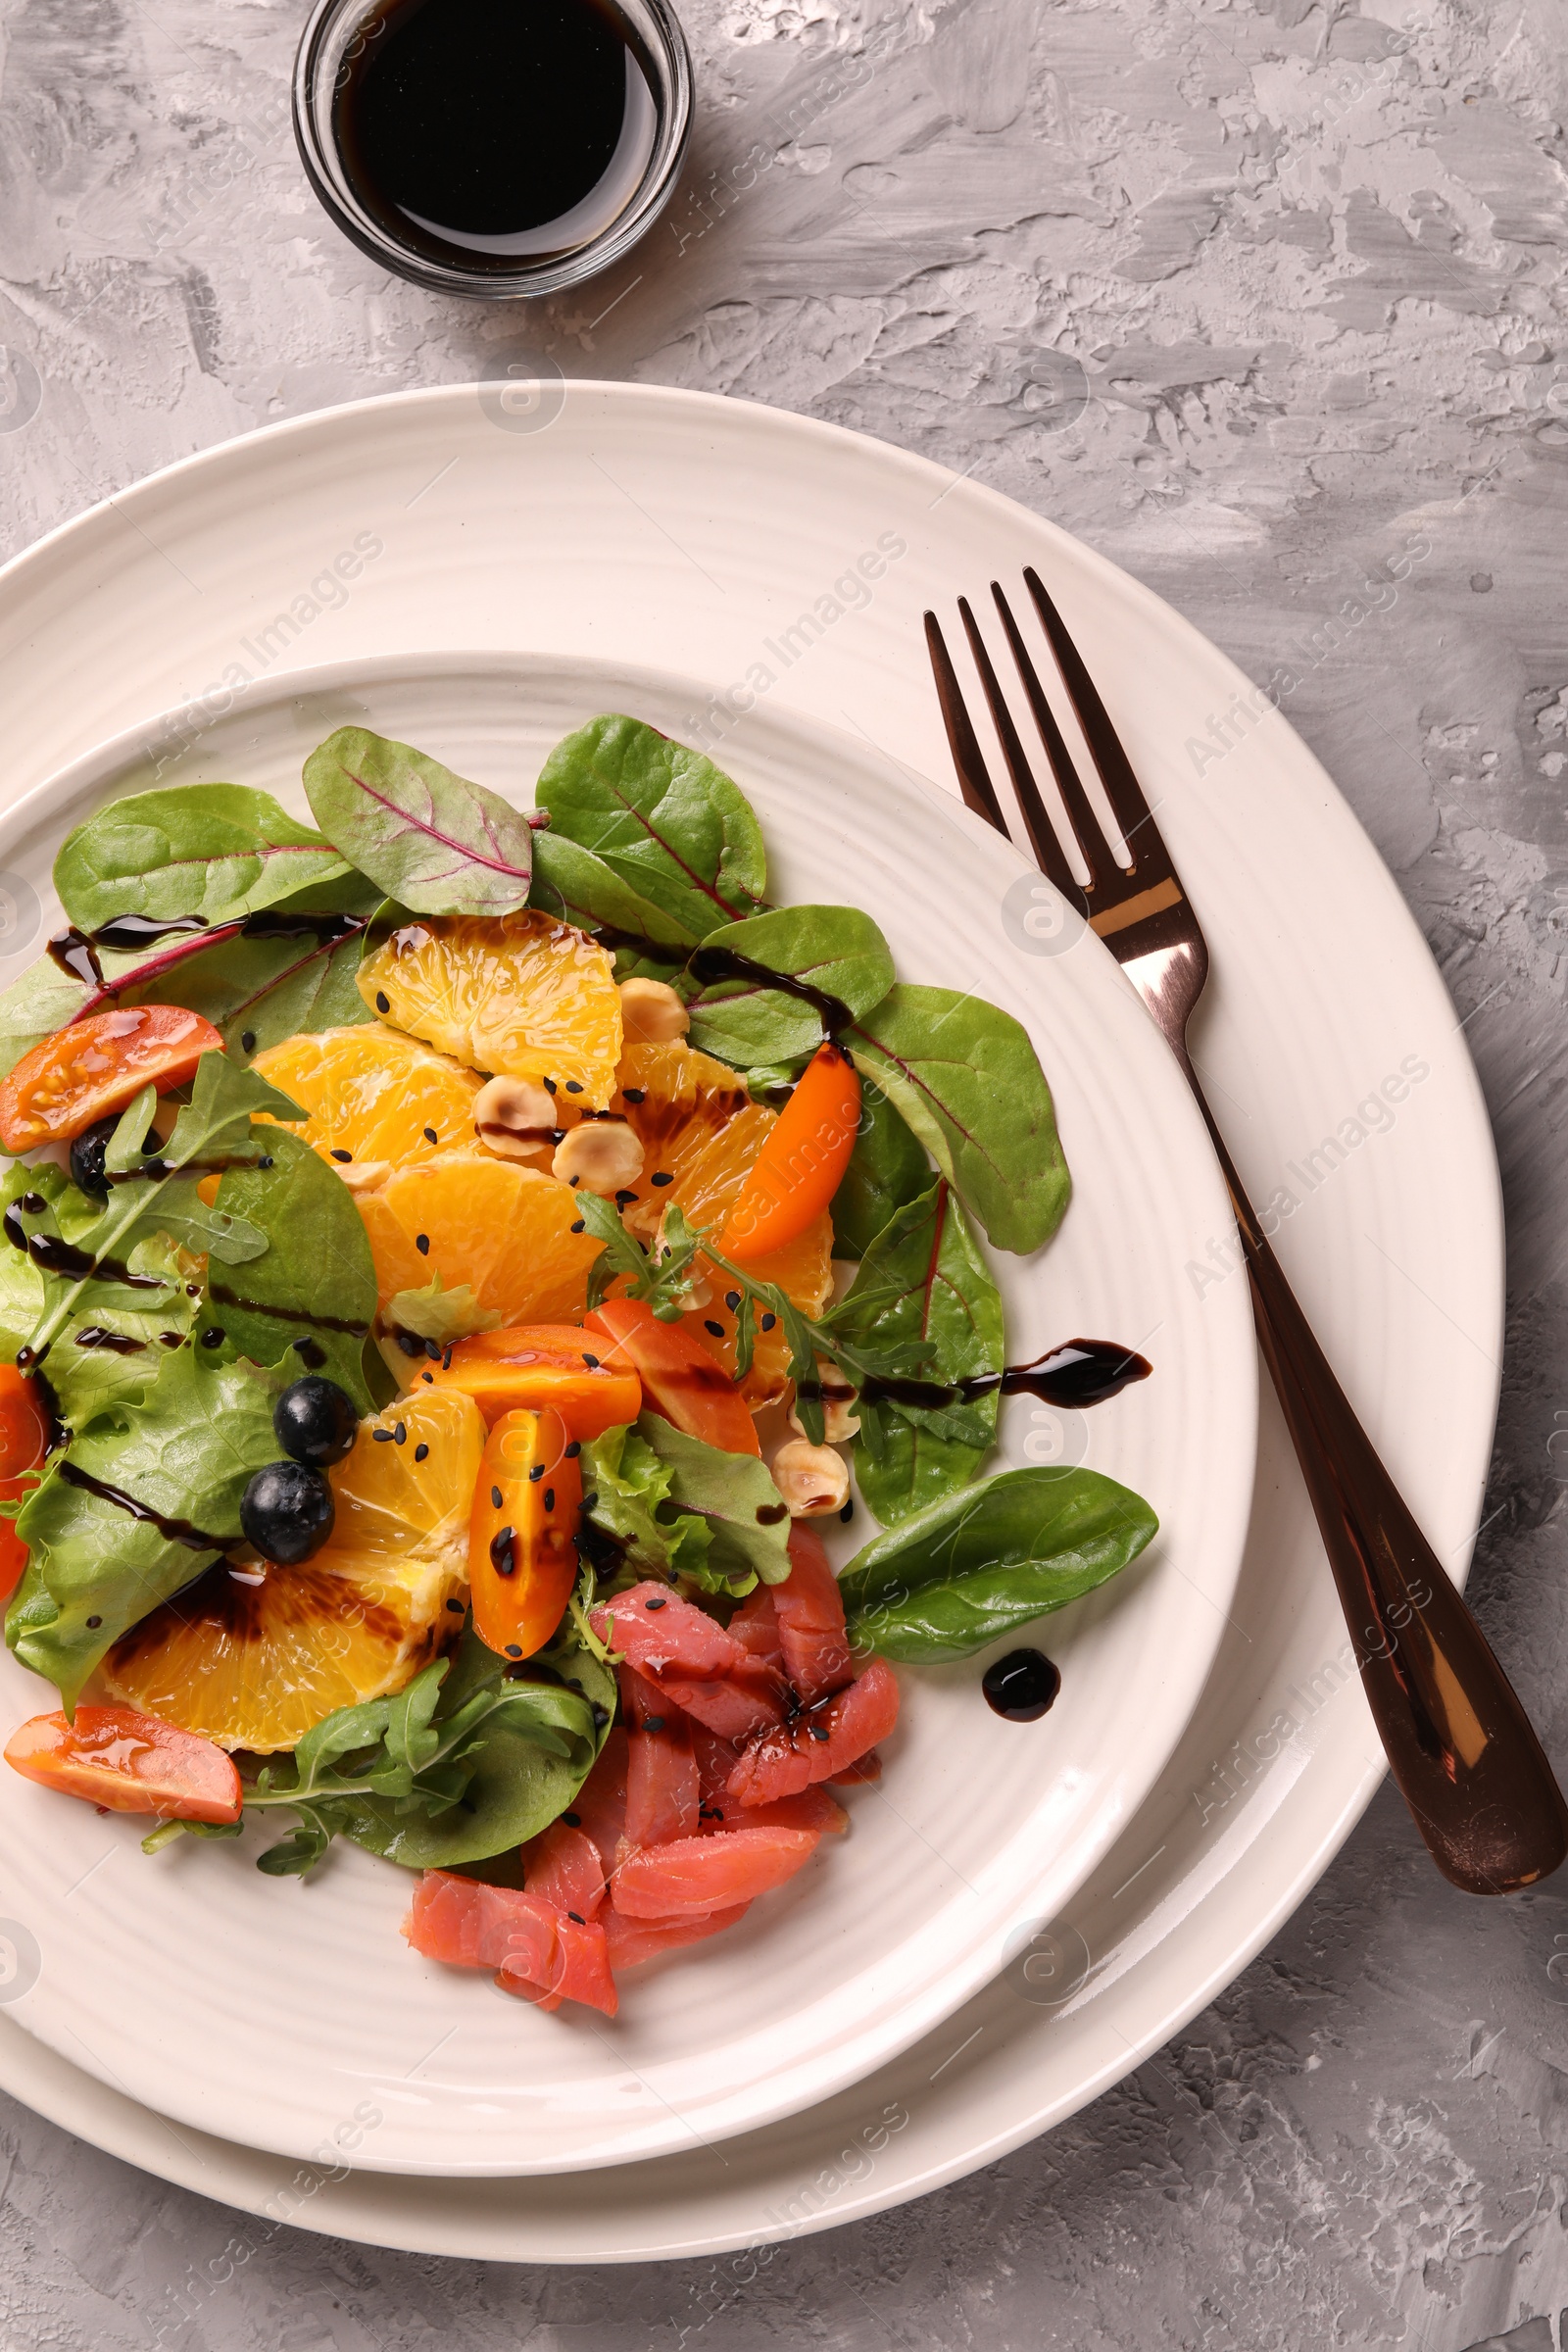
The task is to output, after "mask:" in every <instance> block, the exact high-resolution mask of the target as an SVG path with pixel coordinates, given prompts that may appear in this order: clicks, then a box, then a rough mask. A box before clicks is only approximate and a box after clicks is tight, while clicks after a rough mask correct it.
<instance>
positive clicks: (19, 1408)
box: [0, 1364, 49, 1479]
mask: <svg viewBox="0 0 1568 2352" xmlns="http://www.w3.org/2000/svg"><path fill="white" fill-rule="evenodd" d="M48 1444H49V1423H48V1420H47V1418H46V1417H45V1414H44V1409H43V1406H42V1404H41V1403H40V1402H39V1400H38V1384H37V1382H36V1381H34V1380H28V1379H27V1378H26V1377H25V1374H24V1373H21V1372H19V1371H18V1370H17V1367H16V1365H15V1364H0V1479H13V1478H20V1477H21V1476H22V1474H23V1472H24V1471H25V1470H36V1469H37V1467H38V1465H39V1463H40V1462H41V1461H42V1460H43V1457H44V1451H45V1448H46V1447H47V1446H48Z"/></svg>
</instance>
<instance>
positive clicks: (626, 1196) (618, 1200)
mask: <svg viewBox="0 0 1568 2352" xmlns="http://www.w3.org/2000/svg"><path fill="white" fill-rule="evenodd" d="M636 1198H637V1196H636V1194H635V1193H617V1194H616V1195H615V1206H616V1207H617V1208H624V1207H625V1206H626V1205H627V1203H628V1202H629V1201H635V1200H636Z"/></svg>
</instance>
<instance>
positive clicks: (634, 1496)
mask: <svg viewBox="0 0 1568 2352" xmlns="http://www.w3.org/2000/svg"><path fill="white" fill-rule="evenodd" d="M674 1476H675V1474H674V1471H673V1470H672V1469H671V1467H670V1465H669V1464H668V1462H666V1461H664V1460H663V1459H662V1457H661V1456H660V1455H659V1454H657V1453H656V1452H655V1451H654V1449H653V1447H652V1446H650V1445H649V1444H648V1442H647V1440H646V1439H645V1438H643V1437H641V1436H639V1434H638V1432H637V1431H636V1430H635V1429H632V1428H620V1429H607V1430H606V1431H605V1434H604V1436H603V1437H601V1438H594V1439H591V1440H590V1441H589V1442H588V1443H587V1444H586V1445H585V1446H583V1449H582V1483H583V1493H584V1495H592V1496H593V1497H594V1503H593V1508H592V1509H591V1510H590V1511H589V1512H588V1513H587V1517H588V1519H589V1521H590V1522H591V1524H592V1525H593V1526H594V1527H596V1528H597V1529H599V1530H600V1532H601V1533H602V1534H603V1535H606V1536H608V1537H609V1538H610V1539H611V1542H612V1544H613V1545H614V1546H615V1548H616V1550H617V1551H618V1553H619V1558H620V1561H621V1563H623V1565H624V1567H625V1568H626V1570H627V1571H628V1572H629V1573H630V1574H631V1576H632V1577H633V1579H634V1580H635V1578H636V1576H638V1575H639V1574H642V1573H644V1572H645V1571H648V1570H652V1571H653V1572H654V1573H655V1574H656V1575H660V1576H671V1577H673V1576H689V1577H690V1578H691V1579H692V1581H693V1583H694V1584H697V1585H700V1586H702V1587H703V1588H704V1590H705V1591H710V1592H711V1591H713V1590H715V1589H719V1590H722V1579H721V1578H714V1579H712V1580H710V1578H709V1573H708V1551H709V1533H708V1522H707V1520H706V1519H699V1518H698V1517H696V1515H695V1514H694V1513H692V1512H690V1511H684V1512H683V1511H677V1510H676V1509H675V1506H674V1504H673V1503H672V1502H671V1501H670V1488H671V1486H672V1485H673V1483H674ZM661 1514H662V1516H661ZM597 1548H598V1547H597V1546H596V1550H597ZM753 1581H754V1582H755V1579H754V1580H753Z"/></svg>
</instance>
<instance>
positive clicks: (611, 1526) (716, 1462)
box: [582, 1413, 790, 1599]
mask: <svg viewBox="0 0 1568 2352" xmlns="http://www.w3.org/2000/svg"><path fill="white" fill-rule="evenodd" d="M582 1471H583V1479H582V1483H583V1494H584V1496H585V1497H586V1496H587V1495H595V1496H596V1497H597V1499H596V1500H595V1502H594V1505H593V1508H592V1509H591V1510H590V1511H589V1513H588V1516H589V1518H590V1519H591V1520H592V1522H593V1523H594V1525H595V1526H596V1527H598V1528H600V1529H601V1530H602V1531H603V1532H604V1533H605V1534H606V1535H608V1536H609V1537H611V1538H612V1540H613V1542H614V1543H615V1544H617V1545H618V1546H619V1547H620V1549H621V1553H622V1560H623V1564H624V1566H625V1567H626V1568H628V1569H631V1570H634V1571H636V1572H637V1573H639V1574H640V1573H643V1572H646V1571H648V1570H653V1571H654V1572H655V1573H657V1574H661V1575H664V1576H670V1577H675V1576H684V1577H687V1578H689V1579H690V1580H691V1582H692V1583H693V1584H695V1585H697V1586H698V1587H699V1588H700V1589H701V1590H702V1591H703V1592H705V1593H729V1594H731V1595H732V1596H733V1597H735V1598H737V1599H739V1598H740V1597H741V1596H742V1595H744V1594H745V1593H750V1592H751V1591H752V1589H753V1587H754V1586H755V1585H756V1584H757V1582H758V1580H759V1579H760V1580H761V1582H762V1583H763V1584H765V1585H778V1584H782V1583H783V1581H784V1579H785V1577H787V1576H788V1574H789V1572H790V1562H789V1549H788V1545H789V1535H790V1523H789V1515H788V1513H787V1511H786V1509H785V1506H784V1503H783V1501H782V1500H781V1499H780V1496H779V1491H778V1489H777V1487H775V1486H774V1484H773V1481H772V1480H771V1479H770V1478H769V1477H768V1474H767V1472H766V1470H765V1469H764V1468H763V1466H762V1464H761V1462H760V1461H759V1460H758V1458H757V1456H756V1455H755V1454H750V1453H726V1452H724V1451H723V1450H722V1448H721V1447H719V1446H708V1445H705V1444H704V1442H703V1440H702V1439H701V1438H689V1437H688V1436H687V1435H686V1433H685V1431H684V1430H679V1429H676V1428H675V1427H674V1425H673V1424H672V1423H671V1422H668V1421H664V1420H662V1419H661V1418H660V1416H659V1414H657V1413H644V1414H642V1415H641V1416H640V1418H639V1419H638V1421H637V1422H636V1424H635V1426H633V1427H629V1428H624V1429H611V1430H607V1431H606V1432H605V1435H604V1436H603V1437H602V1438H596V1439H594V1440H593V1441H592V1443H591V1444H589V1445H587V1446H584V1447H583V1449H582Z"/></svg>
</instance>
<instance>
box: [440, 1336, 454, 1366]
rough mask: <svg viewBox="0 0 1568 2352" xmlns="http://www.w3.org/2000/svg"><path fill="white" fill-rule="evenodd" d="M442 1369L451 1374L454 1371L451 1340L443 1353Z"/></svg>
mask: <svg viewBox="0 0 1568 2352" xmlns="http://www.w3.org/2000/svg"><path fill="white" fill-rule="evenodd" d="M441 1369H442V1371H443V1372H450V1371H451V1369H452V1343H451V1341H450V1340H449V1341H448V1342H447V1345H446V1348H445V1350H444V1351H443V1353H442V1357H441Z"/></svg>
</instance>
